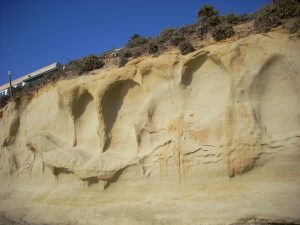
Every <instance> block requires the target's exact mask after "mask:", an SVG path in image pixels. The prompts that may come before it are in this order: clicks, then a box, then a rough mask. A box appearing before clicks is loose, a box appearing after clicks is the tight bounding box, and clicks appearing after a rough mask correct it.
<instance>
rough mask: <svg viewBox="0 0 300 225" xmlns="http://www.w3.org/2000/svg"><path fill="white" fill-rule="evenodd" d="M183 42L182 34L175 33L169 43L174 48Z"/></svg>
mask: <svg viewBox="0 0 300 225" xmlns="http://www.w3.org/2000/svg"><path fill="white" fill-rule="evenodd" d="M184 40H185V36H184V34H183V33H181V32H179V31H176V32H175V33H174V34H173V35H172V36H171V38H170V43H171V44H172V45H174V46H178V45H179V44H180V43H181V42H183V41H184Z"/></svg>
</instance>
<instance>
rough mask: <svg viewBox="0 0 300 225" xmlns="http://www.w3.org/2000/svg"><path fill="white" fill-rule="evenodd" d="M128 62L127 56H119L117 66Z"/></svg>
mask: <svg viewBox="0 0 300 225" xmlns="http://www.w3.org/2000/svg"><path fill="white" fill-rule="evenodd" d="M127 63H128V58H124V57H120V58H119V67H120V68H121V67H123V66H125V65H126V64H127Z"/></svg>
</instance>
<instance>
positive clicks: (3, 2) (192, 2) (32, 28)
mask: <svg viewBox="0 0 300 225" xmlns="http://www.w3.org/2000/svg"><path fill="white" fill-rule="evenodd" d="M270 1H271V0H226V1H224V0H211V1H208V0H206V1H204V0H144V1H143V0H0V84H3V83H6V82H7V71H8V70H11V71H12V75H13V78H17V77H20V76H22V75H25V74H27V73H30V72H32V71H34V70H36V69H39V68H40V67H43V66H46V65H48V64H50V63H52V62H55V61H59V62H61V63H66V62H68V61H70V60H73V59H78V58H80V57H83V56H85V55H88V54H98V53H101V52H103V51H106V50H109V49H112V48H113V47H121V46H123V45H124V44H125V43H126V42H127V40H128V39H129V38H130V36H131V35H132V34H133V33H139V34H141V35H145V36H153V35H157V34H159V32H160V30H161V29H163V28H167V27H179V26H182V25H185V24H190V23H193V22H195V21H196V15H197V11H198V9H199V8H200V7H201V6H202V5H203V4H211V5H214V6H215V7H216V8H217V9H218V10H219V12H220V14H224V13H230V12H233V13H237V14H240V13H251V12H255V11H257V10H258V9H259V8H260V7H261V6H262V5H264V4H267V3H268V2H270Z"/></svg>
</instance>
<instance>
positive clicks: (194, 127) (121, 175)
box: [0, 31, 300, 225]
mask: <svg viewBox="0 0 300 225" xmlns="http://www.w3.org/2000/svg"><path fill="white" fill-rule="evenodd" d="M299 61H300V41H299V38H298V37H296V36H292V35H287V34H284V33H283V32H280V31H277V32H271V33H268V34H267V35H262V34H257V35H251V36H248V37H246V38H242V39H239V40H235V41H230V40H229V41H227V42H222V43H215V44H212V45H209V46H206V47H203V48H202V49H199V50H198V51H196V52H194V53H191V54H189V55H186V56H182V55H180V54H179V53H178V52H177V51H175V50H174V51H169V52H167V53H165V54H163V55H161V56H159V57H157V58H154V57H142V58H139V59H136V60H134V61H132V62H130V63H129V64H128V65H127V66H126V67H124V68H108V69H102V70H96V71H93V72H91V75H90V76H82V77H79V78H76V79H70V80H64V81H60V82H58V83H57V84H55V85H50V86H48V87H47V88H45V89H43V90H40V91H39V93H37V94H36V95H35V96H32V97H29V96H27V97H23V98H21V99H19V100H16V101H15V102H13V103H10V104H9V105H7V106H6V107H5V108H3V109H1V113H0V115H1V118H0V127H1V130H0V144H1V150H0V175H1V177H0V179H1V186H0V201H1V203H0V212H1V215H2V220H3V221H4V222H3V223H9V221H14V222H15V223H19V224H26V223H27V224H105V225H108V224H233V223H240V224H243V223H272V222H276V223H287V222H289V223H300V65H299ZM0 223H1V220H0Z"/></svg>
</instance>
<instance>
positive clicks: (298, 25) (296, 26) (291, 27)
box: [284, 17, 300, 34]
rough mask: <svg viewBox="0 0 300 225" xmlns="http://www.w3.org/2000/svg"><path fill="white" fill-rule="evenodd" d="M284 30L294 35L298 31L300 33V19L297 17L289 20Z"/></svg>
mask: <svg viewBox="0 0 300 225" xmlns="http://www.w3.org/2000/svg"><path fill="white" fill-rule="evenodd" d="M284 28H285V29H286V30H287V32H288V33H290V34H294V33H296V32H298V31H300V17H295V18H292V19H289V20H288V21H287V22H286V23H285V25H284Z"/></svg>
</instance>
